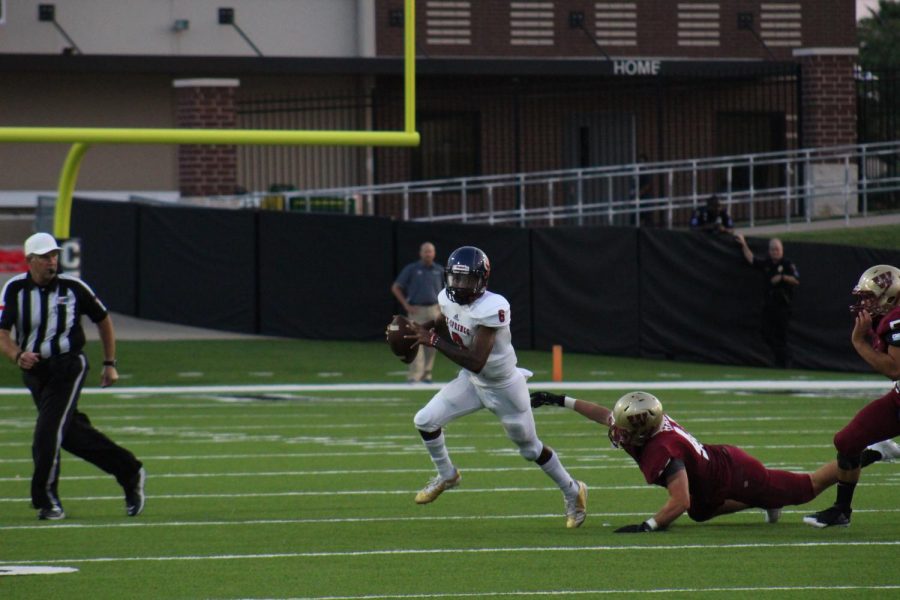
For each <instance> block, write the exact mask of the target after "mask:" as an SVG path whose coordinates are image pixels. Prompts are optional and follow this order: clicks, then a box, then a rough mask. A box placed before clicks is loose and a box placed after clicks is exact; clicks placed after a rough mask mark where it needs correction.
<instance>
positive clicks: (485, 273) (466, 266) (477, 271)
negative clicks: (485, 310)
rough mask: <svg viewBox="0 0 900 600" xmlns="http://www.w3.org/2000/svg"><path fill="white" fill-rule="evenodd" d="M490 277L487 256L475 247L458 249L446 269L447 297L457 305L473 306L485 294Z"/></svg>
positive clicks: (489, 264)
mask: <svg viewBox="0 0 900 600" xmlns="http://www.w3.org/2000/svg"><path fill="white" fill-rule="evenodd" d="M490 276H491V261H489V260H488V257H487V254H485V253H484V252H482V251H481V250H479V249H478V248H476V247H475V246H463V247H462V248H457V249H456V250H454V251H453V253H452V254H451V255H450V258H448V259H447V266H446V267H444V279H445V281H446V283H447V297H448V298H450V300H452V301H453V302H456V303H457V304H471V303H472V302H475V301H476V300H478V299H479V298H480V297H481V296H482V294H484V291H485V290H486V289H487V283H488V278H490Z"/></svg>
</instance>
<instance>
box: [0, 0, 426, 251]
mask: <svg viewBox="0 0 900 600" xmlns="http://www.w3.org/2000/svg"><path fill="white" fill-rule="evenodd" d="M415 11H416V3H415V0H404V19H403V96H404V106H403V130H402V131H335V130H296V131H275V130H266V129H262V130H261V129H177V128H176V129H149V128H147V129H142V128H106V127H0V142H26V143H69V144H72V147H71V148H70V149H69V153H68V154H67V156H66V160H65V162H64V163H63V167H62V171H61V173H60V178H59V185H58V187H57V198H56V209H55V213H54V219H53V234H54V235H55V236H56V237H57V238H59V239H65V238H68V237H69V230H70V225H71V219H72V195H73V194H74V192H75V184H76V182H77V180H78V171H79V169H80V168H81V161H82V159H83V158H84V155H85V153H86V152H87V151H88V149H89V148H90V147H91V146H92V145H96V144H196V145H210V144H215V145H311V146H418V145H419V133H418V132H417V131H416V12H415Z"/></svg>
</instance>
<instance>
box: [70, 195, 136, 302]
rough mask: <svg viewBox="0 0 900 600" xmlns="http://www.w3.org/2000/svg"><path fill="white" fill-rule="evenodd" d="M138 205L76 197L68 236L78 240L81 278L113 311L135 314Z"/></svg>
mask: <svg viewBox="0 0 900 600" xmlns="http://www.w3.org/2000/svg"><path fill="white" fill-rule="evenodd" d="M138 215H139V210H138V206H137V205H135V204H132V203H130V202H100V201H96V200H81V199H78V198H75V200H74V204H73V209H72V226H71V231H70V235H71V237H73V238H79V239H80V240H81V276H82V277H83V278H84V280H85V281H86V282H87V284H88V285H90V286H91V288H92V289H93V290H94V292H95V293H96V294H97V296H98V297H99V298H100V299H101V300H102V301H103V302H104V303H105V304H106V305H107V306H109V307H110V308H111V309H112V310H115V311H116V312H120V313H123V314H127V315H135V314H137V311H138V305H137V298H138V276H139V275H138V270H137V252H138V246H137V239H138Z"/></svg>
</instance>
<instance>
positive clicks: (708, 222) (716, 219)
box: [691, 194, 734, 234]
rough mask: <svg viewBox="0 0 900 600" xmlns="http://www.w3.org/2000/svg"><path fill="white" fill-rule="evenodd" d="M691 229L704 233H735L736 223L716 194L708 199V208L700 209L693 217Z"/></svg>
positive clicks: (695, 211)
mask: <svg viewBox="0 0 900 600" xmlns="http://www.w3.org/2000/svg"><path fill="white" fill-rule="evenodd" d="M691 229H693V230H695V231H702V232H704V233H710V234H715V233H733V232H734V221H732V219H731V215H729V214H728V211H727V210H725V209H724V208H722V207H721V206H720V204H719V198H718V196H716V195H715V194H713V195H712V196H710V197H709V198H707V199H706V206H701V207H698V208H697V209H696V210H694V213H693V214H692V215H691Z"/></svg>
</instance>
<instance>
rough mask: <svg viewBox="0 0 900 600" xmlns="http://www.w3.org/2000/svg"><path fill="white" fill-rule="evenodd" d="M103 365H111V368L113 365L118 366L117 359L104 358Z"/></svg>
mask: <svg viewBox="0 0 900 600" xmlns="http://www.w3.org/2000/svg"><path fill="white" fill-rule="evenodd" d="M103 366H104V367H113V368H115V367H117V366H119V361H117V360H116V359H112V360H104V361H103Z"/></svg>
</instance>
